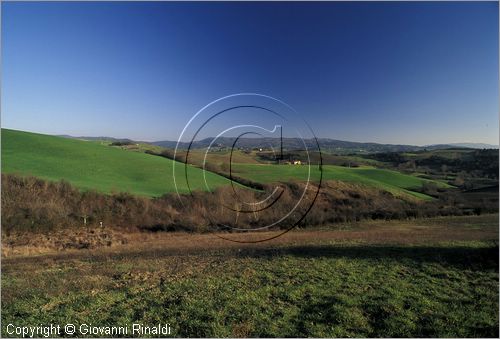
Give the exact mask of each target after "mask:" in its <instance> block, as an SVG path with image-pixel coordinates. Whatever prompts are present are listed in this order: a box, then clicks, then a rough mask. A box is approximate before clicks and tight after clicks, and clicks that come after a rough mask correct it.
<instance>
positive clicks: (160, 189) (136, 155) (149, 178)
mask: <svg viewBox="0 0 500 339" xmlns="http://www.w3.org/2000/svg"><path fill="white" fill-rule="evenodd" d="M172 166H173V162H172V160H169V159H166V158H162V157H156V156H151V155H148V154H144V153H140V152H130V151H127V150H122V149H119V148H116V147H110V146H106V145H101V143H100V142H93V141H82V140H75V139H66V138H62V137H54V136H48V135H42V134H35V133H27V132H21V131H13V130H8V129H2V173H17V174H22V175H33V176H36V177H40V178H43V179H48V180H55V181H59V180H61V179H64V180H67V181H69V182H70V183H72V184H73V185H75V186H76V187H78V188H82V189H95V190H98V191H101V192H106V193H109V192H129V193H132V194H138V195H145V196H160V195H162V194H165V193H168V192H175V186H174V183H173V179H172ZM179 168H180V167H179ZM189 171H191V172H190V173H189V177H190V185H191V189H200V190H203V189H205V185H204V183H203V175H202V171H201V170H200V169H197V168H194V167H190V168H189ZM183 174H184V173H183V172H180V171H179V178H178V184H180V186H179V189H180V190H181V191H182V192H187V187H186V185H185V180H183ZM207 181H209V182H210V184H211V186H213V187H217V186H220V185H224V184H227V183H228V182H229V181H228V180H227V179H225V178H223V177H221V176H218V175H216V174H213V173H210V172H209V173H207Z"/></svg>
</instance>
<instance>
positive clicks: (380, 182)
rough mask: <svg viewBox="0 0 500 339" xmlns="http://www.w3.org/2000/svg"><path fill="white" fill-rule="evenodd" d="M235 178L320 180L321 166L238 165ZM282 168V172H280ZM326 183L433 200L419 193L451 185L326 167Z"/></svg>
mask: <svg viewBox="0 0 500 339" xmlns="http://www.w3.org/2000/svg"><path fill="white" fill-rule="evenodd" d="M233 169H234V172H235V175H237V176H240V177H244V178H247V179H250V180H254V181H258V182H279V181H281V182H286V181H290V180H298V181H304V180H307V179H308V177H309V178H310V180H311V181H319V179H320V175H321V172H320V170H319V166H317V165H316V166H311V167H310V176H309V166H305V165H282V166H279V167H276V166H268V165H254V164H237V165H235V166H234V167H233ZM277 169H279V170H277ZM322 179H323V180H325V181H326V180H339V181H346V182H355V183H361V184H364V185H369V186H373V187H377V188H380V189H382V190H386V191H388V192H391V193H393V194H396V195H411V196H414V197H417V198H420V199H427V200H428V199H431V197H429V196H428V195H425V194H422V193H419V192H416V191H415V190H417V189H419V188H421V187H422V185H423V184H425V183H431V182H432V183H434V184H436V186H437V187H442V188H445V187H450V186H449V185H447V184H445V183H443V182H439V181H433V180H427V179H423V178H419V177H416V176H413V175H408V174H403V173H400V172H397V171H391V170H387V169H379V168H373V167H356V168H348V167H342V166H334V165H323V178H322Z"/></svg>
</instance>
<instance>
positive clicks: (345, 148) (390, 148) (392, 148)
mask: <svg viewBox="0 0 500 339" xmlns="http://www.w3.org/2000/svg"><path fill="white" fill-rule="evenodd" d="M212 140H213V138H206V139H202V140H198V141H195V142H193V144H192V146H191V147H192V148H193V149H199V148H206V147H208V146H209V145H210V143H211V142H212ZM234 141H235V138H227V137H225V138H218V139H217V142H215V143H214V144H213V146H215V147H226V148H229V147H232V145H233V144H234ZM304 143H305V144H306V145H307V147H308V148H309V149H314V148H315V147H316V141H315V140H313V139H306V140H304V142H303V141H302V140H301V139H299V138H283V148H284V149H286V150H303V149H304ZM318 143H319V146H320V148H321V150H322V151H327V152H332V153H341V154H342V153H344V154H345V153H380V152H416V151H422V150H436V149H447V148H483V147H480V146H481V145H484V146H485V147H484V148H498V147H495V146H493V145H485V144H441V145H429V146H413V145H397V144H378V143H374V142H354V141H343V140H335V139H328V138H320V139H318ZM152 144H154V145H158V146H162V147H166V148H175V146H176V144H177V142H176V141H168V140H165V141H156V142H152ZM467 145H469V146H467ZM236 146H237V147H239V148H248V149H253V148H259V147H266V146H267V147H269V146H272V147H273V148H275V149H276V148H279V146H280V139H279V138H240V139H239V140H238V142H237V144H236ZM472 146H475V147H472ZM486 146H487V147H486ZM179 147H180V148H181V149H187V148H188V147H189V143H187V142H182V143H180V144H179Z"/></svg>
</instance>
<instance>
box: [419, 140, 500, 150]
mask: <svg viewBox="0 0 500 339" xmlns="http://www.w3.org/2000/svg"><path fill="white" fill-rule="evenodd" d="M450 146H451V147H460V148H474V149H498V145H491V144H483V143H476V142H463V143H451V144H439V145H430V146H427V147H428V148H436V147H438V148H449V147H450Z"/></svg>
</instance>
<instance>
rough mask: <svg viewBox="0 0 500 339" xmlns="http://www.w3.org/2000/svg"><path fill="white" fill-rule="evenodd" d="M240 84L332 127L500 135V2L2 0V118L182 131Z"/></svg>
mask: <svg viewBox="0 0 500 339" xmlns="http://www.w3.org/2000/svg"><path fill="white" fill-rule="evenodd" d="M239 92H256V93H263V94H267V95H270V96H273V97H276V98H279V99H281V100H283V101H285V102H286V103H288V104H290V105H291V106H293V107H294V108H295V109H296V110H297V111H298V112H299V113H300V114H302V116H303V117H304V118H305V119H306V120H307V121H308V123H309V124H310V126H311V127H312V128H313V130H314V132H315V133H316V135H317V136H319V137H330V138H335V139H342V140H352V141H373V142H382V143H403V144H418V145H425V144H434V143H447V142H485V143H492V144H498V130H499V129H498V110H499V98H498V4H497V3H496V2H483V3H465V2H459V3H450V2H440V3H429V2H422V3H416V2H406V3H390V2H389V3H388V2H385V3H338V2H331V3H325V2H318V3H225V2H222V3H209V4H201V3H169V2H163V3H116V2H115V3H95V2H87V3H85V2H82V3H60V2H53V3H29V2H25V3H19V2H16V3H8V2H7V3H6V2H3V3H2V103H1V104H2V105H1V108H2V127H6V128H13V129H20V130H28V131H35V132H40V133H47V134H71V135H87V136H102V135H105V136H114V137H129V138H133V139H139V140H164V139H170V140H174V139H177V137H178V135H179V133H180V132H181V131H182V128H183V127H184V125H185V124H186V122H187V121H188V120H189V119H190V117H191V116H192V115H193V114H194V113H196V112H197V111H198V110H199V109H200V108H201V107H203V106H204V105H206V104H207V103H209V102H211V101H212V100H215V99H217V98H219V97H222V96H225V95H228V94H232V93H239Z"/></svg>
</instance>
